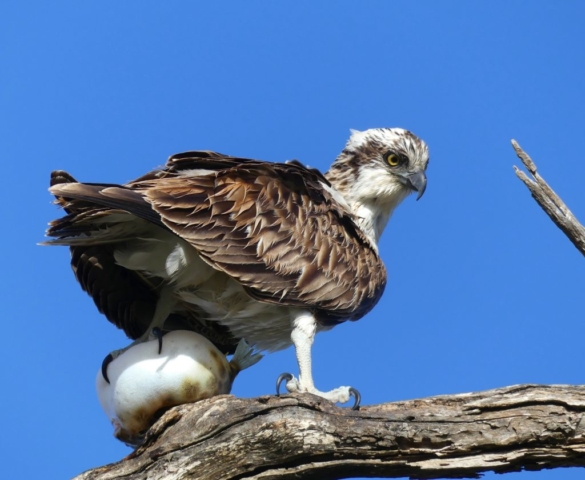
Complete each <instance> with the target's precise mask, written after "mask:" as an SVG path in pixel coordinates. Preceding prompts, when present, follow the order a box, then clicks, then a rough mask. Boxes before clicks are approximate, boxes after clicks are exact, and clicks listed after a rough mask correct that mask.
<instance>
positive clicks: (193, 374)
mask: <svg viewBox="0 0 585 480" xmlns="http://www.w3.org/2000/svg"><path fill="white" fill-rule="evenodd" d="M261 358H262V355H261V354H260V353H257V352H255V351H254V349H253V348H252V347H250V346H249V345H248V344H247V343H246V342H245V341H244V340H241V341H240V342H239V344H238V346H237V348H236V351H235V353H234V356H233V357H232V359H231V360H230V361H228V360H227V358H226V357H225V355H224V354H222V353H221V352H220V351H219V350H218V349H217V348H216V347H215V346H214V345H213V344H212V343H211V342H210V341H209V340H207V339H206V338H205V337H203V336H202V335H199V334H198V333H195V332H191V331H187V330H175V331H172V332H169V333H168V334H167V335H165V337H164V343H163V344H162V350H161V352H160V354H159V343H158V341H157V340H156V339H155V340H152V341H149V342H144V343H139V344H136V345H134V346H132V347H131V348H129V349H128V350H126V351H125V352H124V353H123V354H122V355H120V356H119V357H117V358H116V359H115V360H113V361H112V362H111V363H110V364H109V365H108V366H107V374H108V377H109V380H110V383H107V382H106V380H105V379H104V376H103V375H102V370H101V369H100V370H99V371H98V373H97V377H96V389H97V393H98V398H99V401H100V404H101V406H102V408H103V410H104V412H105V413H106V415H107V416H108V418H109V419H110V421H111V423H112V425H113V427H114V436H115V437H116V438H117V439H119V440H121V441H122V442H124V443H126V444H127V445H129V446H137V445H139V444H140V443H141V442H142V440H143V439H144V434H145V433H146V431H147V430H148V428H150V427H151V426H152V425H153V424H154V422H155V421H156V420H157V419H158V418H160V415H161V414H162V413H164V411H165V410H166V409H168V408H170V407H173V406H175V405H181V404H184V403H191V402H196V401H198V400H203V399H205V398H209V397H213V396H215V395H221V394H227V393H230V391H231V389H232V383H233V381H234V378H235V377H236V375H237V374H238V373H239V372H240V371H242V370H243V369H245V368H248V367H250V366H252V365H254V364H255V363H256V362H258V361H259V360H260V359H261Z"/></svg>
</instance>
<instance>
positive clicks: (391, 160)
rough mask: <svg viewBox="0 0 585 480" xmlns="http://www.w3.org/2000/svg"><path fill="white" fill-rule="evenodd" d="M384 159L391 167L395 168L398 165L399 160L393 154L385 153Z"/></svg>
mask: <svg viewBox="0 0 585 480" xmlns="http://www.w3.org/2000/svg"><path fill="white" fill-rule="evenodd" d="M385 157H386V161H387V162H388V165H390V166H391V167H397V166H398V165H399V164H400V158H399V157H398V155H396V154H395V153H392V152H388V153H386V155H385Z"/></svg>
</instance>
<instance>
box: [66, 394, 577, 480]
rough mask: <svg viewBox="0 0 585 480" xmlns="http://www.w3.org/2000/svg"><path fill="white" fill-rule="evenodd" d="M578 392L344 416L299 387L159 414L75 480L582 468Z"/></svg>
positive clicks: (490, 397) (454, 399) (273, 479)
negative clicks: (133, 445) (134, 442)
mask: <svg viewBox="0 0 585 480" xmlns="http://www.w3.org/2000/svg"><path fill="white" fill-rule="evenodd" d="M584 412H585V387H575V386H561V385H557V386H537V385H520V386H513V387H506V388H500V389H496V390H490V391H486V392H479V393H468V394H459V395H445V396H439V397H432V398H426V399H422V400H411V401H405V402H395V403H387V404H382V405H374V406H368V407H365V408H362V409H361V410H359V411H352V410H350V409H347V408H338V407H336V406H334V405H332V404H331V403H329V402H327V401H325V400H323V399H321V398H319V397H316V396H313V395H309V394H304V395H286V396H283V397H275V396H266V397H259V398H253V399H239V398H234V397H232V396H229V395H222V396H218V397H214V398H210V399H207V400H203V401H201V402H198V403H195V404H188V405H181V406H179V407H175V408H173V409H171V410H169V411H168V412H167V413H166V414H165V415H163V417H162V418H161V419H160V420H159V421H158V422H157V423H156V424H155V425H154V426H153V427H152V428H151V430H150V431H149V433H148V435H147V439H146V441H145V443H144V445H143V446H141V447H139V448H138V449H137V450H136V452H135V453H133V454H132V455H130V456H129V457H127V458H126V459H124V460H122V461H120V462H118V463H115V464H111V465H107V466H105V467H101V468H97V469H95V470H91V471H88V472H86V473H84V474H82V475H80V476H78V477H77V478H76V480H97V479H100V480H105V479H110V480H114V479H147V478H148V479H165V480H170V479H210V480H217V479H244V478H245V479H258V480H260V479H262V480H277V479H278V480H282V479H293V478H294V479H321V480H326V479H338V478H348V477H356V476H378V477H386V478H396V477H404V476H407V477H410V478H478V476H479V474H480V473H481V472H485V471H490V470H491V471H495V472H500V473H504V472H512V471H519V470H522V469H526V470H541V469H544V468H557V467H570V466H580V467H583V466H585V422H584V421H583V413H584Z"/></svg>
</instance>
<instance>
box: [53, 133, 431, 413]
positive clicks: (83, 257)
mask: <svg viewBox="0 0 585 480" xmlns="http://www.w3.org/2000/svg"><path fill="white" fill-rule="evenodd" d="M428 161H429V155H428V148H427V145H426V144H425V143H424V142H423V141H422V140H421V139H419V138H418V137H417V136H415V135H414V134H412V133H411V132H409V131H407V130H403V129H399V128H376V129H370V130H366V131H355V130H352V132H351V136H350V138H349V140H348V142H347V144H346V145H345V148H344V149H343V151H342V152H341V153H340V155H339V156H338V157H337V159H336V160H335V161H334V162H333V164H332V166H331V168H330V170H329V171H328V172H327V173H325V174H324V175H323V174H321V173H320V172H319V171H318V170H316V169H312V168H307V167H305V166H303V165H302V164H301V163H299V162H298V161H296V160H295V161H289V162H286V163H270V162H264V161H258V160H251V159H243V158H236V157H232V156H228V155H222V154H219V153H216V152H210V151H193V152H187V153H181V154H177V155H173V156H171V157H170V158H169V159H168V161H167V163H166V165H165V166H164V167H163V168H161V169H158V170H154V171H151V172H150V173H147V174H146V175H144V176H142V177H140V178H138V179H136V180H134V181H131V182H129V183H127V184H125V185H115V184H103V183H79V182H77V181H76V180H75V179H74V178H73V177H72V176H71V175H69V174H68V173H66V172H63V171H55V172H53V173H52V176H51V188H50V192H51V193H52V194H53V195H55V197H56V203H57V204H58V205H59V206H60V207H62V208H63V210H64V211H65V213H66V215H65V216H64V217H62V218H60V219H58V220H55V221H53V222H51V223H50V227H49V229H48V230H47V235H48V236H49V237H51V240H49V241H47V242H46V244H49V245H67V246H69V247H70V250H71V265H72V267H73V271H74V273H75V276H76V278H77V280H78V281H79V283H80V284H81V287H82V288H83V289H84V290H85V291H86V292H87V293H88V294H89V295H90V296H92V297H93V300H94V302H95V304H96V306H97V307H98V309H99V310H100V312H102V313H104V314H105V316H106V317H107V318H108V320H110V322H112V323H113V324H115V325H116V326H117V327H119V328H121V329H123V330H124V332H125V333H126V334H127V335H128V336H129V337H130V338H131V339H134V340H135V342H134V343H139V342H142V341H146V340H148V339H151V338H153V333H154V334H156V335H157V336H159V337H160V335H161V333H162V332H168V331H173V330H192V331H195V332H197V333H199V334H201V335H203V336H205V337H206V338H208V339H209V340H210V341H211V342H212V343H213V344H214V345H215V346H216V347H217V348H218V349H219V350H220V351H222V352H223V353H226V354H228V353H233V352H234V351H235V349H236V346H237V344H238V342H239V341H240V340H241V339H245V341H246V342H247V343H248V344H250V345H252V346H254V347H255V348H256V349H257V350H260V351H268V352H270V351H276V350H280V349H283V348H286V347H288V346H289V345H291V343H292V344H293V345H294V347H295V351H296V358H297V361H298V365H299V376H298V378H296V377H293V376H292V375H290V374H285V375H284V378H285V379H286V388H287V389H288V390H289V391H290V392H310V393H313V394H316V395H320V396H322V397H324V398H326V399H329V400H331V401H333V402H341V403H345V402H347V401H349V399H350V397H351V396H352V395H353V396H355V397H356V405H357V403H358V402H359V394H358V393H357V391H356V390H354V389H353V388H351V387H339V388H336V389H334V390H331V391H329V392H321V391H319V390H317V388H316V387H315V385H314V382H313V377H312V368H311V349H312V344H313V340H314V337H315V334H316V333H317V332H320V331H324V330H328V329H330V328H332V327H334V326H335V325H338V324H339V323H342V322H344V321H346V320H358V319H359V318H361V317H363V316H364V315H365V314H366V313H368V312H369V311H370V310H371V309H372V308H373V307H374V306H375V305H376V303H377V302H378V300H379V299H380V297H381V295H382V293H383V291H384V287H385V285H386V269H385V267H384V264H383V262H382V260H381V258H380V255H379V253H378V246H377V244H378V240H379V239H380V235H381V234H382V231H383V229H384V227H385V226H386V223H387V221H388V219H389V217H390V215H391V214H392V212H393V210H394V209H395V208H396V207H397V206H398V204H400V202H402V200H404V199H405V198H406V196H408V194H409V193H411V192H413V191H416V192H418V197H417V199H418V198H420V197H421V196H422V194H423V193H424V191H425V188H426V184H427V179H426V175H425V170H426V168H427V165H428ZM110 358H111V356H110ZM104 374H105V376H106V370H104ZM281 377H282V376H281ZM106 380H107V376H106Z"/></svg>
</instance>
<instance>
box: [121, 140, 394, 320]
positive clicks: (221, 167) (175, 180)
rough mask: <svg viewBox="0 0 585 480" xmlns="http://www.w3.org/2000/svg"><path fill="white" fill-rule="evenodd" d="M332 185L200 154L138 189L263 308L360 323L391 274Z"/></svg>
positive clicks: (302, 173) (292, 166) (291, 167)
mask: <svg viewBox="0 0 585 480" xmlns="http://www.w3.org/2000/svg"><path fill="white" fill-rule="evenodd" d="M215 155H217V157H216V156H215ZM205 170H206V171H209V170H212V171H213V174H208V175H202V174H201V171H205ZM194 172H199V174H194ZM327 183H328V182H327V180H326V179H325V178H324V177H323V176H322V175H321V174H320V173H319V172H318V171H316V170H311V169H307V168H305V167H303V166H302V165H300V164H299V163H297V162H292V163H287V164H281V163H280V164H279V163H266V162H257V161H251V160H240V159H233V158H226V157H222V156H219V155H218V154H212V153H211V152H201V153H200V152H191V153H186V154H182V155H178V156H174V157H171V159H170V160H169V161H168V163H167V168H166V172H165V173H164V174H162V175H159V176H158V177H157V178H156V179H152V180H148V179H146V180H142V181H138V182H136V183H135V184H133V185H130V186H131V188H132V187H137V188H140V189H141V190H142V193H143V195H144V197H145V198H146V199H147V201H148V202H149V203H150V204H151V205H152V208H153V209H154V210H155V211H156V212H157V213H158V214H159V215H160V217H161V220H162V222H163V223H164V224H165V225H166V226H167V227H168V228H169V229H171V230H172V231H173V232H174V233H176V234H177V235H179V236H180V237H182V238H183V239H185V240H187V241H188V242H189V243H190V244H191V245H193V246H194V247H195V248H196V249H197V250H198V252H199V253H200V255H201V256H202V257H203V258H204V259H205V260H206V261H207V262H208V263H209V264H211V265H212V266H213V267H215V268H217V269H219V270H222V271H224V272H225V273H227V274H228V275H230V276H232V277H233V278H235V279H237V280H238V281H239V282H240V283H241V284H243V285H244V286H245V287H246V288H247V290H248V292H249V293H250V295H252V296H253V297H255V298H257V299H258V300H261V301H265V302H271V303H279V304H285V305H292V306H303V307H308V308H314V309H318V310H320V311H321V313H322V314H324V315H325V316H332V317H337V318H338V319H340V318H349V319H357V318H360V317H362V316H363V315H364V314H365V313H367V311H369V310H370V309H371V308H372V307H373V306H374V305H375V303H376V302H377V301H378V299H379V297H380V296H381V294H382V292H383V289H384V286H385V283H386V271H385V268H384V265H383V263H382V261H381V260H380V258H379V257H378V254H377V252H376V251H375V250H374V249H373V248H372V246H371V245H370V243H369V242H368V240H367V239H366V238H365V237H364V235H363V234H362V233H361V231H360V230H359V229H358V228H357V227H356V225H355V223H354V221H353V219H352V216H351V215H350V214H349V212H347V211H346V210H344V208H343V207H342V206H341V205H340V204H339V203H338V202H337V201H335V199H334V198H333V196H332V195H331V194H330V193H329V191H328V190H327V189H326V188H325V187H324V186H323V184H327Z"/></svg>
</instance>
